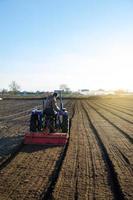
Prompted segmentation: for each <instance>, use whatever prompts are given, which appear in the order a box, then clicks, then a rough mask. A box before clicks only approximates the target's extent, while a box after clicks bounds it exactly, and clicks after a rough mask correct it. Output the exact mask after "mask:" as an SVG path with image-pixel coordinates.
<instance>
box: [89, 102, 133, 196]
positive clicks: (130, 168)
mask: <svg viewBox="0 0 133 200" xmlns="http://www.w3.org/2000/svg"><path fill="white" fill-rule="evenodd" d="M86 107H88V109H87V110H88V113H89V115H90V116H91V119H92V122H93V123H94V125H95V128H96V129H97V130H98V132H99V135H100V137H101V139H102V141H103V143H104V144H105V146H106V148H107V151H108V154H109V155H110V158H111V160H112V163H113V166H114V169H115V171H116V174H117V177H118V180H119V184H120V186H121V190H122V192H123V194H124V195H125V199H130V200H132V198H133V187H132V186H133V180H132V176H133V159H132V145H131V144H130V143H129V142H128V141H126V140H123V138H122V137H121V136H119V133H118V135H117V132H116V133H115V132H114V131H113V129H111V126H109V125H108V126H107V125H106V124H105V122H104V120H103V118H102V116H100V114H99V113H97V112H96V110H95V109H93V108H92V107H91V106H90V105H89V103H88V102H87V104H86ZM100 118H101V119H100ZM106 123H107V124H108V121H107V120H106ZM105 125H106V126H105ZM116 130H117V129H116ZM124 141H125V143H124ZM122 142H123V143H122ZM127 145H128V146H129V148H128V146H127ZM114 147H115V148H114ZM118 149H119V150H118ZM126 154H127V156H126ZM128 156H129V157H128ZM128 158H130V160H129V159H128ZM130 161H131V162H132V163H131V162H130Z"/></svg>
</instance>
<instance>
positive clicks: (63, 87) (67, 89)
mask: <svg viewBox="0 0 133 200" xmlns="http://www.w3.org/2000/svg"><path fill="white" fill-rule="evenodd" d="M60 90H63V91H64V92H70V88H69V87H68V86H67V85H66V84H61V85H60Z"/></svg>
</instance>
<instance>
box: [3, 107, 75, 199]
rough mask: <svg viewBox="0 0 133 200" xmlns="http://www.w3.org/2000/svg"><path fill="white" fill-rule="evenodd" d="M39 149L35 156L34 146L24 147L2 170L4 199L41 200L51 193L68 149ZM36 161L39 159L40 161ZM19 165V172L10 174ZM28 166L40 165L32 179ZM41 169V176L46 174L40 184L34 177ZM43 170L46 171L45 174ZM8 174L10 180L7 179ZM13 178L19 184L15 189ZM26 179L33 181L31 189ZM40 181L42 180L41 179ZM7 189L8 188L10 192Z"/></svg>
mask: <svg viewBox="0 0 133 200" xmlns="http://www.w3.org/2000/svg"><path fill="white" fill-rule="evenodd" d="M71 106H72V104H71ZM71 106H70V110H71ZM27 148H28V149H27ZM34 148H36V147H35V145H33V150H34ZM38 148H40V151H39V152H40V153H38V154H37V153H36V152H35V154H36V155H35V156H34V151H33V152H32V145H31V148H30V145H28V146H27V145H24V146H23V147H22V148H21V149H20V151H19V152H17V154H15V155H14V157H13V158H12V159H11V160H10V162H7V163H6V165H5V166H4V168H3V169H2V170H1V172H0V173H1V177H2V180H0V192H2V193H1V194H2V196H1V198H2V199H4V200H6V199H8V198H10V197H11V198H13V200H15V199H40V198H41V199H42V197H43V194H46V193H47V191H49V189H48V190H47V188H50V187H52V186H53V183H54V181H56V177H57V174H58V171H59V168H60V166H61V161H62V159H63V156H64V151H65V148H66V147H56V146H55V147H52V149H51V148H50V147H49V146H48V148H47V147H46V148H45V147H42V146H40V147H39V146H38V147H37V151H38V150H39V149H38ZM43 148H44V151H45V152H46V153H47V155H48V157H49V159H47V155H45V154H44V156H43ZM57 148H58V149H57ZM56 149H57V156H56V155H55V153H54V152H55V150H56ZM28 151H29V152H28ZM30 151H31V152H30ZM23 152H24V153H23ZM48 152H49V153H48ZM28 153H31V154H29V155H28ZM25 154H26V155H25ZM52 154H53V156H56V157H55V159H54V161H53V162H52V161H50V160H51V158H52ZM23 155H24V156H25V159H23V160H22V159H21V157H22V156H23ZM37 155H38V156H39V159H38V156H37ZM29 159H30V160H31V159H32V160H33V161H34V163H33V161H32V160H31V161H29ZM36 159H38V161H37V160H36ZM42 159H43V160H44V161H45V162H44V163H45V164H43V162H42ZM46 161H47V162H46ZM50 162H52V163H53V164H52V167H50V165H49V163H50ZM17 163H18V169H17V172H15V171H14V172H12V173H11V174H10V171H12V170H13V168H14V167H13V166H15V168H16V166H17ZM39 163H40V164H41V165H40V166H39V165H38V164H39ZM27 164H28V165H27ZM26 165H27V166H29V167H30V166H31V167H32V165H33V166H34V167H35V166H36V165H38V167H37V168H36V167H35V169H36V171H34V170H35V169H34V170H33V169H32V170H31V172H32V171H33V175H31V177H29V174H31V173H30V171H29V172H28V170H27V169H26V168H27V167H26ZM23 168H24V169H25V173H26V174H24V172H23V170H21V169H23ZM39 168H40V170H41V174H42V173H44V174H45V176H44V175H43V174H42V180H41V182H40V183H39V180H38V176H36V175H34V172H35V173H36V174H37V173H38V170H39ZM46 169H47V170H46ZM42 170H44V172H43V171H42ZM6 174H8V178H7V175H6ZM9 174H10V175H9ZM23 174H24V176H23ZM34 176H35V179H36V180H37V183H36V184H35V180H34ZM39 176H40V175H39ZM15 177H16V178H15ZM12 178H13V180H14V181H15V180H16V179H18V182H17V183H16V186H15V187H14V186H13V187H12V186H11V179H12ZM26 178H27V179H31V180H30V181H31V186H30V188H31V189H30V188H28V187H29V185H27V187H25V182H26V184H29V183H28V182H29V181H27V180H26ZM7 179H8V180H7ZM39 179H41V177H40V178H39ZM1 181H2V182H1ZM51 182H52V184H51ZM3 183H4V184H5V186H4V187H3V186H2V185H3ZM37 185H38V186H37ZM6 186H7V187H6ZM32 186H33V188H32ZM34 187H35V188H34ZM6 188H8V189H9V190H8V189H6ZM40 188H41V189H40ZM44 188H45V189H44ZM21 190H22V192H21ZM43 190H44V191H43ZM31 191H32V192H31Z"/></svg>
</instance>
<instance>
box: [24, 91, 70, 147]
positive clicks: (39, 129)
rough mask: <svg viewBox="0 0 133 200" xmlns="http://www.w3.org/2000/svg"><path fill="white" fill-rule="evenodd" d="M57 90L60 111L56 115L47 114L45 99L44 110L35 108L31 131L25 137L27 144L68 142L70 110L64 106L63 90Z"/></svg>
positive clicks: (32, 113) (31, 118)
mask: <svg viewBox="0 0 133 200" xmlns="http://www.w3.org/2000/svg"><path fill="white" fill-rule="evenodd" d="M55 92H56V93H58V95H59V101H60V111H59V112H57V113H56V115H55V116H52V115H47V114H46V113H45V105H44V104H45V102H44V101H43V110H40V109H33V110H32V112H31V117H30V131H29V132H28V133H26V134H25V138H24V143H25V144H54V145H64V144H66V142H67V139H68V133H69V118H68V112H67V110H66V109H65V108H64V107H63V101H62V91H61V90H56V91H55Z"/></svg>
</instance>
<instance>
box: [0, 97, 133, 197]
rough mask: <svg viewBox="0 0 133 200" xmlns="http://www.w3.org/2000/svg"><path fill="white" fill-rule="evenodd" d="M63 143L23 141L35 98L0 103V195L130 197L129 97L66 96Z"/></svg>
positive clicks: (132, 110) (132, 118)
mask: <svg viewBox="0 0 133 200" xmlns="http://www.w3.org/2000/svg"><path fill="white" fill-rule="evenodd" d="M64 104H65V107H66V108H67V110H68V112H69V118H70V122H71V123H70V137H69V141H68V143H67V145H65V146H48V145H47V146H41V145H40V146H39V145H37V146H36V145H24V144H23V136H24V133H25V132H26V131H28V129H29V118H30V112H31V109H32V108H34V107H37V108H41V109H42V101H41V100H4V101H0V177H1V178H0V199H2V200H18V199H20V200H23V199H31V200H33V199H59V200H62V199H67V200H69V199H75V200H76V199H80V200H84V199H86V200H87V199H90V200H91V199H98V200H99V199H103V200H104V199H129V200H131V199H133V99H132V98H128V97H123V98H122V97H121V98H110V99H108V98H95V99H80V100H78V99H77V100H74V99H73V100H72V99H71V100H66V101H65V102H64Z"/></svg>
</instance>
